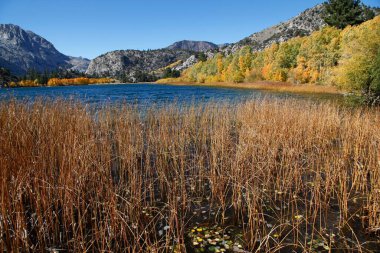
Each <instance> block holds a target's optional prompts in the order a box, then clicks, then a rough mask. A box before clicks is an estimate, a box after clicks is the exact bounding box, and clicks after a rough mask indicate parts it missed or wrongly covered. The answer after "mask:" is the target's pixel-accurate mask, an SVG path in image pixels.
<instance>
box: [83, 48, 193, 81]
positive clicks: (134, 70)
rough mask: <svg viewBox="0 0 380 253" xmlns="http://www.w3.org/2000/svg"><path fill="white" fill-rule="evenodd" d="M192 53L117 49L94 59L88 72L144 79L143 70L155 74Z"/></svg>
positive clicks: (167, 50)
mask: <svg viewBox="0 0 380 253" xmlns="http://www.w3.org/2000/svg"><path fill="white" fill-rule="evenodd" d="M191 55H192V54H191V52H189V51H184V50H169V49H157V50H148V51H139V50H117V51H112V52H108V53H106V54H103V55H101V56H98V57H96V58H95V59H93V60H92V61H91V63H90V65H89V66H88V69H87V71H86V74H88V75H96V76H113V77H124V78H125V79H126V81H131V82H138V81H144V80H142V79H141V78H140V77H139V75H140V74H141V72H143V73H144V74H147V75H148V74H149V75H155V74H156V73H155V72H156V71H159V70H160V69H162V68H165V67H167V66H168V65H170V64H172V63H175V62H183V61H186V60H187V59H188V58H189V57H190V56H191Z"/></svg>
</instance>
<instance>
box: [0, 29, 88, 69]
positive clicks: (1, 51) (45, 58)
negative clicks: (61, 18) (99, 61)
mask: <svg viewBox="0 0 380 253" xmlns="http://www.w3.org/2000/svg"><path fill="white" fill-rule="evenodd" d="M88 64H89V60H88V59H84V58H75V57H70V56H66V55H64V54H62V53H60V52H59V51H58V50H57V49H56V48H55V47H54V46H53V44H52V43H50V42H49V41H47V40H46V39H44V38H42V37H41V36H39V35H37V34H35V33H33V32H31V31H25V30H23V29H22V28H21V27H19V26H17V25H12V24H0V67H5V68H7V69H9V70H11V72H12V73H13V74H16V75H22V74H25V73H26V72H27V70H28V69H34V70H36V71H40V72H42V71H45V70H48V71H51V70H57V69H60V68H63V69H77V70H84V69H86V68H87V66H86V65H88Z"/></svg>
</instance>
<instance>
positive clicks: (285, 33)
mask: <svg viewBox="0 0 380 253" xmlns="http://www.w3.org/2000/svg"><path fill="white" fill-rule="evenodd" d="M323 8H324V7H323V5H321V4H320V5H316V6H315V7H313V8H310V9H307V10H305V11H304V12H302V13H300V14H299V15H297V16H295V17H294V18H291V19H289V20H288V21H285V22H282V23H280V24H278V25H275V26H272V27H269V28H267V29H264V30H262V31H260V32H257V33H254V34H252V35H250V36H248V37H246V38H244V39H242V40H240V41H238V42H237V43H234V44H231V45H228V46H227V47H225V48H224V49H223V51H224V52H227V53H229V52H236V51H238V50H239V49H241V48H242V47H243V46H250V47H252V49H253V50H254V51H260V50H263V49H264V48H267V47H268V46H270V45H271V44H273V43H279V42H284V41H287V40H289V39H291V38H294V37H297V36H306V35H310V34H311V33H312V32H314V31H317V30H319V29H320V28H322V27H323V26H325V22H324V21H323V19H322V17H321V14H322V12H323Z"/></svg>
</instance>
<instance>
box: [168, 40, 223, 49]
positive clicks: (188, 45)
mask: <svg viewBox="0 0 380 253" xmlns="http://www.w3.org/2000/svg"><path fill="white" fill-rule="evenodd" d="M218 48H219V46H218V45H216V44H214V43H211V42H208V41H192V40H182V41H178V42H175V43H174V44H172V45H170V46H168V47H167V49H171V50H187V51H194V52H206V51H210V50H216V49H218Z"/></svg>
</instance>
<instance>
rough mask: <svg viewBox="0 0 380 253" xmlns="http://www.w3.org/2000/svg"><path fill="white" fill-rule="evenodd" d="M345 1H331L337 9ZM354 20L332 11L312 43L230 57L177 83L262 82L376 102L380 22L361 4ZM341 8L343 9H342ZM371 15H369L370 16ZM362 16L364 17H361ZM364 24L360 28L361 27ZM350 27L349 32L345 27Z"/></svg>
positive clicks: (303, 40) (201, 66)
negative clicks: (308, 86)
mask: <svg viewBox="0 0 380 253" xmlns="http://www.w3.org/2000/svg"><path fill="white" fill-rule="evenodd" d="M339 1H341V0H331V1H330V2H331V4H334V3H335V2H339ZM342 2H354V4H355V5H354V9H355V8H360V10H361V12H360V14H358V13H359V12H358V11H357V10H354V11H353V13H351V14H350V12H349V11H348V10H346V12H347V13H346V15H343V17H340V21H339V22H338V21H337V20H335V19H336V18H337V17H336V15H332V14H331V13H330V14H329V12H332V11H333V10H332V9H331V8H332V7H331V8H330V9H329V8H326V12H325V13H324V17H325V19H326V20H328V22H327V23H328V24H330V26H326V27H324V28H322V29H321V30H319V31H316V32H314V33H312V34H311V35H310V36H307V37H297V38H293V39H290V40H288V41H287V42H283V43H280V44H278V43H275V44H272V45H271V46H270V47H269V48H267V49H265V50H263V51H260V52H253V51H252V49H251V48H250V47H249V46H245V47H243V48H242V49H241V50H240V51H238V52H236V53H234V54H230V55H224V54H223V53H219V54H217V55H216V56H215V57H214V58H212V59H209V60H207V61H203V62H202V61H200V62H198V63H197V64H195V65H194V66H193V67H191V68H189V69H187V70H185V71H184V72H183V73H182V75H181V77H180V78H179V79H178V80H177V81H184V82H199V83H213V82H231V83H240V82H255V81H259V80H270V81H281V82H285V81H286V82H291V83H294V84H305V83H312V84H320V85H335V86H338V87H341V88H343V89H345V90H352V91H360V92H363V94H364V95H365V97H366V98H368V99H369V100H373V99H374V98H376V97H379V96H380V67H379V66H380V16H377V17H375V18H373V19H371V20H369V21H366V22H364V23H361V22H363V21H364V20H365V19H367V18H370V17H373V15H372V14H370V12H369V10H368V9H366V8H365V7H363V6H364V5H361V4H360V2H359V1H352V0H351V1H348V0H347V1H346V0H344V1H342ZM339 6H340V5H339ZM364 12H366V13H364ZM358 15H359V16H358ZM358 23H361V24H360V25H357V24H358ZM342 26H345V28H344V29H341V28H340V27H342Z"/></svg>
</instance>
